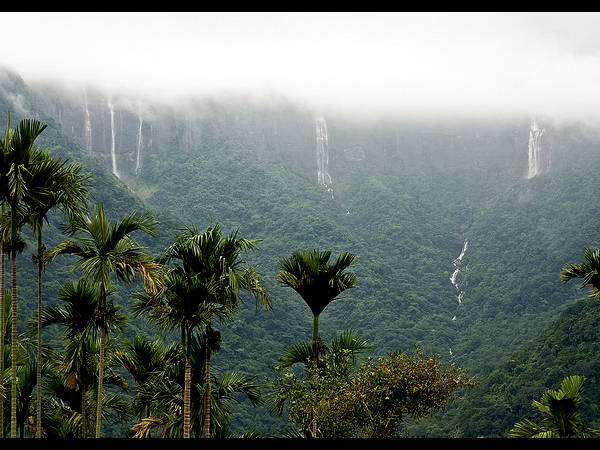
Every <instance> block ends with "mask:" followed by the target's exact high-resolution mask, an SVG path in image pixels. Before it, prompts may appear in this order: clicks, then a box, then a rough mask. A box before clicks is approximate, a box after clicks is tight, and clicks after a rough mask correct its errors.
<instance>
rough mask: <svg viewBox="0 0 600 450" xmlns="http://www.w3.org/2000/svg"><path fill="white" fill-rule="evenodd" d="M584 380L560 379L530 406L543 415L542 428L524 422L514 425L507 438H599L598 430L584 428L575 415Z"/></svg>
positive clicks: (574, 377)
mask: <svg viewBox="0 0 600 450" xmlns="http://www.w3.org/2000/svg"><path fill="white" fill-rule="evenodd" d="M584 383H585V377H583V376H579V375H573V376H569V377H566V378H564V379H563V381H562V383H561V385H560V389H559V390H558V391H552V390H548V391H546V392H544V394H542V398H541V400H540V401H539V402H538V401H536V400H534V401H533V402H532V406H533V407H534V408H536V409H537V410H539V411H540V412H541V413H542V416H543V421H544V422H543V423H544V424H543V425H537V424H536V423H534V422H532V421H531V420H528V419H525V420H524V421H522V422H518V423H516V424H515V426H514V428H513V429H512V430H510V433H509V435H508V437H512V438H569V437H600V430H599V429H593V428H588V427H587V426H586V425H585V424H584V422H583V419H582V418H581V416H580V414H579V406H580V403H581V397H582V394H583V384H584Z"/></svg>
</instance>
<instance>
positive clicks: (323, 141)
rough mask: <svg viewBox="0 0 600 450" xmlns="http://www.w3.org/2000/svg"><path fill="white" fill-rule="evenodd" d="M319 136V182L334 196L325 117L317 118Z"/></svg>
mask: <svg viewBox="0 0 600 450" xmlns="http://www.w3.org/2000/svg"><path fill="white" fill-rule="evenodd" d="M316 136H317V182H318V183H319V184H322V185H323V186H325V188H326V189H327V191H328V192H329V193H330V194H331V198H333V181H332V180H331V174H330V173H329V148H328V146H329V142H328V138H327V122H325V119H324V118H323V117H319V118H317V119H316Z"/></svg>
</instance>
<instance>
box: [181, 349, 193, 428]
mask: <svg viewBox="0 0 600 450" xmlns="http://www.w3.org/2000/svg"><path fill="white" fill-rule="evenodd" d="M191 383H192V363H191V359H190V355H189V353H188V352H187V350H186V354H185V377H184V384H183V437H184V438H189V437H190V406H191V401H190V391H191Z"/></svg>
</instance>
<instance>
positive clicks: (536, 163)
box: [527, 118, 550, 178]
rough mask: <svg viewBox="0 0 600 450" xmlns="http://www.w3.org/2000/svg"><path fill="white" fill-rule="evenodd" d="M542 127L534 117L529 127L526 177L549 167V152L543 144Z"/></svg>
mask: <svg viewBox="0 0 600 450" xmlns="http://www.w3.org/2000/svg"><path fill="white" fill-rule="evenodd" d="M545 131H546V130H545V129H544V128H540V127H539V126H538V123H537V120H536V119H535V118H534V119H533V120H532V122H531V126H530V127H529V145H528V170H527V178H533V177H535V176H536V175H539V174H541V173H544V172H547V171H548V170H549V169H550V154H549V152H548V149H547V148H545V147H546V146H545V145H544V133H545Z"/></svg>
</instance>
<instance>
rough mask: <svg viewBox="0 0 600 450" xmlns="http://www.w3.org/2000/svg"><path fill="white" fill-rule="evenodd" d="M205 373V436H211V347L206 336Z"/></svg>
mask: <svg viewBox="0 0 600 450" xmlns="http://www.w3.org/2000/svg"><path fill="white" fill-rule="evenodd" d="M205 347H206V348H205V352H206V358H205V375H206V388H205V389H204V396H205V397H204V437H206V438H209V437H210V348H209V341H208V337H207V338H206V346H205Z"/></svg>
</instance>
